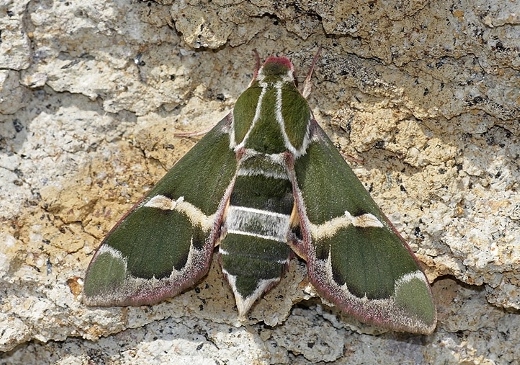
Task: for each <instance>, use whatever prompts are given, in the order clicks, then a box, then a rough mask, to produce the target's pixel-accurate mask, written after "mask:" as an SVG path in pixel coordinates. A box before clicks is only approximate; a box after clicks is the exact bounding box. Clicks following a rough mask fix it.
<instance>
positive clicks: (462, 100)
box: [0, 0, 520, 365]
mask: <svg viewBox="0 0 520 365" xmlns="http://www.w3.org/2000/svg"><path fill="white" fill-rule="evenodd" d="M519 39H520V5H519V4H518V3H517V2H503V1H496V0H495V1H493V0H478V1H462V2H456V1H437V2H423V1H405V2H402V1H387V2H372V1H370V2H362V3H359V2H346V1H339V0H335V1H327V2H315V1H306V0H303V1H297V2H288V1H267V0H255V1H250V2H244V1H222V0H213V1H210V0H206V1H202V0H200V1H198V0H186V1H171V0H170V1H169V0H161V1H156V2H129V1H122V0H111V1H102V2H85V1H77V0H71V1H52V0H50V1H40V2H35V1H28V0H25V1H24V0H16V1H14V0H11V1H10V0H7V1H4V3H3V4H1V5H0V208H1V209H0V219H1V226H0V351H3V352H4V353H2V354H0V364H51V363H52V364H86V363H94V364H102V363H111V364H144V363H147V364H165V363H167V364H181V363H190V364H218V363H227V364H314V363H318V362H322V363H335V364H346V363H348V364H375V363H384V364H486V365H487V364H516V363H518V361H519V359H520V331H518V328H519V327H520V315H519V310H520V243H519V242H520V241H519V240H520V196H519V194H518V189H519V181H520V178H519V177H520V163H519V162H518V161H519V160H518V156H520V124H519V123H518V120H519V119H520V88H519V87H518V85H520V58H519V57H518V54H519V52H520V41H519ZM318 47H322V56H321V58H320V60H319V62H318V65H317V68H316V71H315V75H314V89H313V92H312V94H311V97H310V100H309V103H310V105H311V106H312V108H313V110H314V113H315V116H316V118H317V119H318V121H319V122H320V123H321V125H322V126H323V127H324V128H325V129H326V130H327V132H328V133H329V135H330V136H331V138H332V139H333V141H334V142H335V143H336V144H337V146H338V148H340V149H341V151H342V153H344V155H345V157H346V158H347V160H349V161H351V160H352V162H351V165H352V166H353V168H354V171H355V172H356V174H357V175H358V177H359V178H360V180H361V181H363V183H364V184H365V186H366V187H367V188H368V189H369V190H370V192H371V194H372V196H373V197H374V199H375V200H376V201H377V202H378V203H379V204H380V206H381V208H382V209H383V211H385V212H386V213H387V215H388V217H389V218H390V220H391V221H392V222H394V223H395V225H396V227H397V228H398V229H399V230H400V231H401V232H402V233H403V235H404V236H405V238H407V240H408V241H409V242H410V246H411V247H412V249H413V250H414V251H415V252H416V253H417V255H418V257H419V259H420V260H421V261H422V262H423V263H424V267H425V270H426V273H427V275H428V277H429V278H430V279H431V280H432V281H433V282H434V284H433V290H434V295H435V297H436V300H437V305H438V311H439V325H438V328H437V330H436V332H435V333H434V334H433V335H431V336H414V335H406V334H396V333H391V332H384V331H381V330H379V329H377V328H372V327H369V326H366V325H362V324H359V323H356V322H355V321H353V320H352V319H350V318H348V317H346V316H344V315H341V314H340V313H339V312H338V311H337V310H335V309H334V308H329V307H327V306H325V305H322V304H321V301H320V300H319V299H318V298H314V297H313V295H311V294H308V293H306V292H305V291H304V290H302V287H303V286H304V285H302V282H305V266H304V264H303V263H302V262H297V261H293V262H292V264H291V270H290V271H289V273H288V275H287V277H286V278H284V280H283V281H282V283H281V284H280V285H279V286H278V287H276V288H275V289H274V290H273V291H272V292H270V293H269V294H268V295H266V296H265V298H264V299H262V300H261V301H259V303H258V304H257V305H256V306H255V307H254V309H253V311H252V312H251V314H250V317H249V321H248V322H247V323H245V324H242V325H240V324H239V323H237V320H236V318H237V317H236V312H235V310H234V308H233V306H234V302H233V299H232V297H231V292H230V289H229V288H228V286H227V284H226V283H224V282H223V281H222V274H221V273H220V271H219V269H218V265H213V268H212V269H211V272H210V274H209V275H208V277H207V278H206V279H204V281H202V282H201V283H200V284H199V285H198V286H197V287H196V288H195V289H193V290H190V291H187V292H186V293H184V294H182V295H180V296H178V297H176V298H174V299H172V300H169V301H166V302H164V303H161V304H158V305H156V306H152V307H138V308H104V309H99V308H87V307H85V306H84V305H83V304H81V302H80V296H81V288H82V281H81V278H82V277H83V275H84V273H85V270H86V267H87V265H88V262H89V261H90V259H91V257H92V254H93V252H94V250H95V249H96V248H97V246H98V245H99V242H100V241H101V239H102V238H103V236H104V235H105V234H106V233H107V232H108V230H109V229H110V228H111V227H112V226H113V224H115V222H117V220H118V219H119V218H120V217H121V216H122V215H123V214H124V213H125V212H126V211H127V210H128V209H129V208H130V207H131V206H132V205H133V204H134V203H135V202H136V201H138V200H139V199H140V197H142V196H143V194H144V193H146V191H147V190H148V189H149V188H150V187H151V186H153V184H154V183H155V182H157V181H158V179H159V178H160V177H161V176H162V175H163V174H164V173H165V172H166V171H167V170H168V169H169V168H170V167H171V166H172V165H173V164H174V163H175V161H176V160H177V159H178V158H179V157H181V156H182V155H183V154H184V153H185V152H186V151H187V150H188V149H189V148H190V147H191V146H193V144H194V143H195V139H194V138H178V137H175V136H174V133H176V132H186V131H201V130H206V129H208V128H209V127H210V126H212V125H214V124H215V123H216V122H217V121H218V120H219V119H220V118H221V117H222V116H224V115H225V114H226V112H227V111H229V110H230V108H231V107H232V105H233V102H234V101H235V100H236V98H237V97H238V95H239V94H240V92H241V91H242V90H244V89H245V87H247V84H248V82H249V80H250V79H251V76H252V74H253V69H254V58H253V50H254V49H256V50H258V52H259V53H260V55H261V56H262V57H266V56H268V55H270V54H279V55H287V56H289V57H290V58H291V59H292V60H293V62H294V63H295V65H296V67H297V68H298V70H299V73H298V75H299V79H300V81H303V79H304V77H305V75H306V72H307V69H308V67H309V66H310V62H311V60H312V57H313V55H314V54H315V52H316V51H317V49H318Z"/></svg>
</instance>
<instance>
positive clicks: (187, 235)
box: [83, 57, 437, 334]
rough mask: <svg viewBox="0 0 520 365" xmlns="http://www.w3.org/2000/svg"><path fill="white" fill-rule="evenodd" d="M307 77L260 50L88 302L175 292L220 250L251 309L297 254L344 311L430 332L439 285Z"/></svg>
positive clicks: (131, 226)
mask: <svg viewBox="0 0 520 365" xmlns="http://www.w3.org/2000/svg"><path fill="white" fill-rule="evenodd" d="M313 65H314V64H313ZM311 71H312V69H311ZM310 74H311V72H310V73H309V76H308V77H307V80H306V82H305V84H304V88H303V93H300V92H299V91H298V88H297V86H296V82H295V78H294V66H293V64H292V63H291V61H290V60H289V59H287V58H285V57H269V58H268V59H267V60H266V61H265V62H264V63H263V65H261V66H260V62H259V61H258V60H257V67H256V71H255V74H254V77H253V80H252V81H251V84H250V85H249V87H248V88H247V89H246V90H245V91H244V92H243V93H242V95H240V97H239V98H238V100H237V102H236V104H235V107H234V109H233V111H232V112H230V113H229V114H228V115H227V116H226V117H224V119H222V120H221V121H220V122H219V123H218V124H217V125H216V126H215V127H214V128H213V129H212V130H211V131H210V132H209V133H208V134H207V135H206V136H205V137H204V138H202V139H201V140H200V142H199V143H197V144H196V145H195V147H193V148H192V149H191V150H190V151H189V152H188V153H187V154H186V155H185V156H184V157H183V158H182V159H181V160H179V162H177V164H175V166H174V167H173V168H172V169H171V170H170V171H169V172H168V173H167V174H166V176H164V178H163V179H162V180H160V181H159V182H158V183H157V185H156V186H155V187H154V188H153V189H152V190H151V191H150V193H149V194H148V195H147V196H146V197H145V198H144V199H143V200H142V201H141V202H140V203H138V204H137V205H135V206H134V208H132V210H131V211H130V212H129V213H128V214H127V215H126V216H125V217H123V219H121V221H120V222H119V223H117V225H116V226H115V227H114V228H113V229H112V230H111V231H110V233H109V234H108V236H107V237H106V238H105V239H104V241H103V242H102V244H101V246H100V247H99V249H98V250H97V252H96V254H95V255H94V257H93V259H92V262H91V263H90V265H89V267H88V270H87V273H86V277H85V283H84V296H83V298H84V299H83V300H84V302H85V303H86V304H87V305H93V306H125V305H147V304H154V303H157V302H159V301H161V300H164V299H166V298H169V297H172V296H175V295H177V294H179V293H181V292H182V291H184V290H186V289H188V288H190V287H192V286H193V285H195V284H196V283H197V282H199V281H200V280H201V279H202V278H203V277H204V276H205V275H206V274H207V273H208V270H209V267H210V262H211V258H212V256H213V252H214V251H216V252H217V254H218V255H219V257H220V264H221V266H222V271H223V272H224V274H225V276H226V278H227V281H228V282H229V284H230V286H231V288H232V290H233V293H234V295H235V300H236V305H237V308H238V313H239V315H240V317H242V318H243V317H244V316H245V315H246V314H247V313H248V311H249V309H250V308H251V306H252V305H253V304H254V303H255V301H256V300H257V299H258V298H259V297H260V296H262V295H263V294H264V293H265V292H267V291H268V290H270V289H271V288H272V287H273V286H274V285H276V284H277V283H278V282H279V281H280V279H281V277H282V275H283V274H284V272H285V270H286V269H287V267H288V263H289V260H290V259H291V257H292V255H293V252H294V253H296V254H297V255H298V256H300V257H301V258H302V259H304V260H305V261H306V262H307V268H308V276H309V281H310V282H311V283H312V285H313V286H314V287H315V289H316V291H317V292H318V293H319V294H320V295H321V296H322V297H323V298H325V299H327V300H328V301H330V302H332V303H334V304H335V305H336V306H337V307H339V308H340V309H341V310H343V311H345V312H346V313H348V314H350V315H352V316H353V317H355V318H357V319H359V320H361V321H363V322H367V323H371V324H375V325H378V326H381V327H386V328H389V329H393V330H396V331H407V332H414V333H424V334H428V333H431V332H433V330H434V329H435V325H436V321H437V314H436V310H435V305H434V302H433V298H432V293H431V290H430V285H429V283H428V281H427V279H426V277H425V275H424V273H423V272H422V271H421V268H420V266H419V264H418V261H417V259H416V258H415V256H414V255H413V253H412V251H411V250H410V248H409V247H408V245H407V244H406V242H404V240H403V239H402V238H401V236H400V235H399V234H398V233H397V231H396V230H395V228H394V227H393V226H392V224H391V223H390V222H389V221H388V219H387V218H386V217H385V216H384V214H383V213H382V212H381V211H380V209H379V208H378V206H377V205H376V203H375V202H374V201H373V200H372V198H371V197H370V195H369V194H368V192H367V191H366V190H365V188H364V187H363V185H362V184H361V182H360V181H359V180H358V179H357V177H356V176H355V175H354V173H353V172H352V170H351V169H350V167H349V166H348V165H347V164H346V162H345V161H344V160H343V158H342V157H341V155H340V154H339V152H338V151H337V150H336V148H335V147H334V145H333V144H332V142H331V141H330V140H329V138H328V137H327V135H326V134H325V132H324V131H323V129H321V127H320V126H319V125H318V124H317V122H316V120H315V119H314V117H313V115H312V112H311V109H310V108H309V105H308V104H307V100H306V97H307V96H308V93H309V90H310V87H309V85H310ZM215 248H217V249H215Z"/></svg>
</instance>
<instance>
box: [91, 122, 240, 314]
mask: <svg viewBox="0 0 520 365" xmlns="http://www.w3.org/2000/svg"><path fill="white" fill-rule="evenodd" d="M229 124H230V117H229V116H228V117H226V118H224V119H223V120H222V121H221V122H220V123H218V124H217V125H216V126H215V127H214V128H213V129H212V130H211V131H210V132H209V133H208V134H207V135H206V136H205V137H204V138H202V139H201V140H200V142H199V143H197V144H196V145H195V146H194V147H193V148H192V149H191V150H190V151H189V152H188V153H187V154H186V155H185V156H184V157H183V158H182V159H181V160H179V161H178V162H177V163H176V164H175V166H174V167H173V168H172V169H171V170H170V171H169V172H168V173H167V174H166V175H165V176H164V177H163V178H162V179H161V180H160V181H159V182H158V183H157V185H155V187H154V188H153V189H152V190H151V191H150V192H149V193H148V195H147V196H146V197H145V198H144V199H143V200H142V201H141V202H140V203H138V204H136V205H135V206H134V208H132V210H131V211H130V212H129V213H128V214H127V215H126V216H125V217H123V219H121V221H119V222H118V223H117V224H116V226H115V227H114V228H113V229H112V230H111V231H110V232H109V234H108V235H107V237H106V238H105V239H104V240H103V242H102V244H101V246H100V247H99V249H98V250H97V252H96V253H95V255H94V257H93V259H92V261H91V263H90V265H89V267H88V269H87V273H86V276H85V284H84V291H83V294H84V295H83V301H84V302H85V303H86V304H88V305H97V306H112V305H142V304H154V303H157V302H159V301H161V300H163V299H165V298H169V297H171V296H174V295H177V294H178V293H180V292H182V291H183V290H185V289H187V288H189V287H191V286H192V285H194V284H195V283H196V282H198V280H200V279H201V278H202V277H203V276H204V275H206V273H207V271H208V270H209V265H210V261H211V256H212V253H213V248H214V244H215V242H216V240H217V239H218V234H219V233H218V232H217V230H218V229H219V221H220V220H222V215H223V210H224V207H223V205H222V204H223V200H225V199H226V197H225V196H226V194H227V195H229V191H230V188H229V185H230V184H231V182H232V179H233V177H234V174H235V172H236V165H237V162H236V157H235V154H234V153H233V151H231V150H229ZM199 174H200V175H199Z"/></svg>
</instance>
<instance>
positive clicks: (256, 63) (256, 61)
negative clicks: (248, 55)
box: [251, 48, 261, 82]
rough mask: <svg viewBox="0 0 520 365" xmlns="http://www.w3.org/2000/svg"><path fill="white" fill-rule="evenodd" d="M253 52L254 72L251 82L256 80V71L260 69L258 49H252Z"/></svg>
mask: <svg viewBox="0 0 520 365" xmlns="http://www.w3.org/2000/svg"><path fill="white" fill-rule="evenodd" d="M253 53H254V54H255V72H254V74H253V80H252V81H251V82H253V81H254V80H256V77H257V76H258V71H259V70H260V66H261V64H260V55H259V54H258V51H257V50H256V48H255V49H253Z"/></svg>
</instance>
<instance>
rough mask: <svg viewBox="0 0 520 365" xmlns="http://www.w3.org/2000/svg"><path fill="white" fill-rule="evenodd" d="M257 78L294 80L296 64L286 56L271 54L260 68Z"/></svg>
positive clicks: (260, 79)
mask: <svg viewBox="0 0 520 365" xmlns="http://www.w3.org/2000/svg"><path fill="white" fill-rule="evenodd" d="M257 80H258V81H263V82H278V81H285V82H294V66H293V64H292V62H291V61H290V60H289V59H288V58H286V57H274V56H271V57H269V58H267V60H265V62H264V64H263V65H262V67H260V69H259V70H258V75H257Z"/></svg>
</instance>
